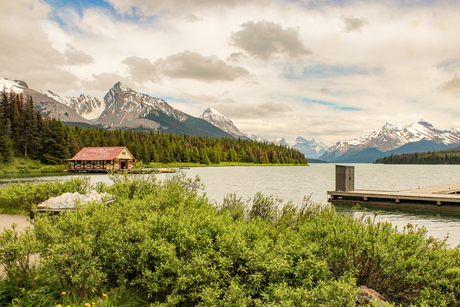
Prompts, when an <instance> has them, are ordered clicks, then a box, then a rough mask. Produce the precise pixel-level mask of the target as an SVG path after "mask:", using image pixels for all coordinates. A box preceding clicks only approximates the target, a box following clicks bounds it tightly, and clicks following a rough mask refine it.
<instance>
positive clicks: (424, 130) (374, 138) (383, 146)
mask: <svg viewBox="0 0 460 307" xmlns="http://www.w3.org/2000/svg"><path fill="white" fill-rule="evenodd" d="M422 141H423V143H420V142H422ZM419 143H420V144H419ZM416 144H417V145H416ZM422 144H423V145H422ZM455 144H460V132H459V131H458V130H456V129H452V130H445V131H444V130H439V129H436V128H435V127H433V125H432V124H430V123H428V122H427V121H425V120H423V119H419V120H417V121H416V122H414V123H412V124H410V125H408V126H406V127H403V128H401V127H398V126H395V125H394V124H392V123H387V124H385V125H384V126H383V127H382V129H381V130H380V131H374V132H372V133H371V134H369V135H366V136H363V137H360V138H356V139H353V140H351V141H346V140H341V141H338V142H337V143H336V144H335V145H333V146H331V147H329V148H328V149H327V151H326V152H325V153H324V154H323V155H322V156H321V157H320V159H324V160H326V161H335V162H372V161H374V160H375V157H376V156H378V157H383V156H386V155H390V154H392V153H403V152H406V153H409V152H416V151H429V150H434V149H441V148H444V147H448V146H451V145H455ZM409 145H410V146H409ZM366 155H367V157H366ZM358 160H359V161H358ZM364 160H365V161H364ZM369 160H371V161H369Z"/></svg>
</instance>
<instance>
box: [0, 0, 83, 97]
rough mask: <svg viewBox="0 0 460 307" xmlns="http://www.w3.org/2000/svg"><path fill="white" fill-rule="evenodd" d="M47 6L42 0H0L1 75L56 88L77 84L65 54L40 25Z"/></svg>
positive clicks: (42, 87) (40, 86)
mask: <svg viewBox="0 0 460 307" xmlns="http://www.w3.org/2000/svg"><path fill="white" fill-rule="evenodd" d="M49 12H50V7H49V6H48V5H46V4H44V3H42V2H41V1H38V0H37V1H34V0H17V1H7V2H6V3H4V4H3V3H2V9H1V10H0V41H1V42H2V43H1V44H0V63H2V64H1V65H0V76H4V77H6V78H10V79H19V80H24V81H26V82H27V83H28V84H29V85H30V86H31V87H32V88H37V89H53V90H56V91H59V90H63V89H68V88H69V87H76V86H78V84H77V81H78V78H77V77H76V75H74V74H73V73H72V72H69V71H68V70H67V69H66V68H64V67H65V57H64V55H63V54H62V53H60V52H59V51H58V50H57V49H56V48H54V47H53V45H52V44H51V42H50V41H49V38H48V35H47V34H46V33H45V32H44V31H43V30H42V28H41V27H40V24H41V22H42V21H43V20H44V19H45V18H46V17H47V16H48V14H49Z"/></svg>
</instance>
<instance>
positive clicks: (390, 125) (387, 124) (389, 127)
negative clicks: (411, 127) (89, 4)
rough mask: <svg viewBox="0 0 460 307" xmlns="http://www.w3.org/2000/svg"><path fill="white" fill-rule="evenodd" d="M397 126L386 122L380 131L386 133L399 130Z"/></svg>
mask: <svg viewBox="0 0 460 307" xmlns="http://www.w3.org/2000/svg"><path fill="white" fill-rule="evenodd" d="M400 129H401V128H399V126H397V125H396V124H395V123H392V122H388V123H386V124H385V125H383V127H382V131H387V130H400Z"/></svg>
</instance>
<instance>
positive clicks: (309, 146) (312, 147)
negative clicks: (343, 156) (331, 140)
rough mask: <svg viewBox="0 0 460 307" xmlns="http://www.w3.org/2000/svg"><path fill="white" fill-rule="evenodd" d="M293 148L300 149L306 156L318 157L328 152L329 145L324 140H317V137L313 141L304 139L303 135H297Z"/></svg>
mask: <svg viewBox="0 0 460 307" xmlns="http://www.w3.org/2000/svg"><path fill="white" fill-rule="evenodd" d="M291 147H292V148H295V149H298V150H299V151H300V152H301V153H303V154H304V155H305V157H306V158H312V159H316V158H318V157H319V156H321V155H322V154H323V153H325V152H326V150H327V148H328V146H327V145H326V144H324V143H322V142H319V143H318V142H316V141H315V139H312V140H311V141H309V140H306V139H304V138H303V137H300V136H299V137H297V139H296V140H295V143H294V145H292V146H291Z"/></svg>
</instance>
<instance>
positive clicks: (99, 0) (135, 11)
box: [44, 0, 165, 30]
mask: <svg viewBox="0 0 460 307" xmlns="http://www.w3.org/2000/svg"><path fill="white" fill-rule="evenodd" d="M44 1H45V2H46V3H48V4H49V5H51V6H52V7H53V9H54V10H53V12H52V15H51V17H50V19H51V20H54V21H56V22H57V23H59V25H60V26H61V27H62V28H64V29H68V25H67V22H66V20H62V18H61V14H59V12H60V11H65V10H68V9H71V10H73V11H75V12H77V13H78V14H79V15H80V16H82V14H83V12H84V11H85V10H86V9H91V8H97V9H100V10H103V11H104V12H106V14H107V15H109V16H111V17H112V18H113V19H115V20H117V21H124V22H132V23H137V24H148V23H150V22H152V21H154V20H155V19H156V18H157V17H156V16H144V15H143V13H142V12H141V11H140V9H139V8H137V7H131V11H130V12H129V13H127V14H123V15H120V14H119V12H117V10H115V8H114V7H113V6H112V5H111V4H110V3H108V2H106V1H104V0H79V1H72V0H44ZM162 13H165V12H162ZM68 30H70V29H68Z"/></svg>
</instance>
